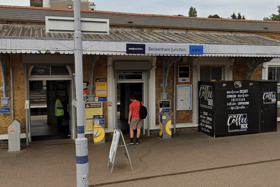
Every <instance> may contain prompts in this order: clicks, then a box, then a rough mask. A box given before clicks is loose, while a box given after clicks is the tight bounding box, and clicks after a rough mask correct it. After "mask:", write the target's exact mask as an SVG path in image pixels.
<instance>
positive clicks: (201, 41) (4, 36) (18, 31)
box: [0, 24, 280, 57]
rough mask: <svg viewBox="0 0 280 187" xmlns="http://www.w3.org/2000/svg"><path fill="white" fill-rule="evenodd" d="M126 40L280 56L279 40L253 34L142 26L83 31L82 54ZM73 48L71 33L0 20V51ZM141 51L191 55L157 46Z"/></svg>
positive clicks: (119, 50)
mask: <svg viewBox="0 0 280 187" xmlns="http://www.w3.org/2000/svg"><path fill="white" fill-rule="evenodd" d="M127 44H144V45H146V46H150V47H154V48H161V47H172V48H176V47H180V48H181V47H182V48H188V47H189V46H192V45H194V46H203V54H200V55H199V56H240V57H241V56H244V57H252V56H254V57H280V41H278V40H274V39H270V38H266V37H262V36H258V35H255V34H230V33H209V32H182V31H166V30H143V29H141V30H140V29H134V30H132V29H111V30H110V34H109V35H99V34H97V35H96V34H94V35H93V34H83V48H84V50H83V51H84V54H97V55H130V54H128V53H127ZM73 49H74V42H73V34H65V33H45V27H44V26H27V25H11V24H2V25H1V24H0V52H2V53H61V54H73ZM141 55H152V56H169V55H172V56H173V55H175V56H191V54H189V53H171V52H168V51H159V50H154V51H153V52H152V53H145V54H141Z"/></svg>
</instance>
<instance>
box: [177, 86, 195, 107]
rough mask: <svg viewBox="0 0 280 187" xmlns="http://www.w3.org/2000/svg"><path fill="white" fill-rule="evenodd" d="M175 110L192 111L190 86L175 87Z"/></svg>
mask: <svg viewBox="0 0 280 187" xmlns="http://www.w3.org/2000/svg"><path fill="white" fill-rule="evenodd" d="M177 110H192V85H177Z"/></svg>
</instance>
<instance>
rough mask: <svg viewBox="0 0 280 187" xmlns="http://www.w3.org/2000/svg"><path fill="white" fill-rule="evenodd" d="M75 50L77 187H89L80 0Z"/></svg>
mask: <svg viewBox="0 0 280 187" xmlns="http://www.w3.org/2000/svg"><path fill="white" fill-rule="evenodd" d="M74 19H75V22H74V27H75V32H74V44H75V45H74V48H75V53H74V55H75V75H76V105H77V133H78V137H77V139H76V140H75V144H76V172H77V187H88V186H89V184H88V171H89V169H88V142H87V138H85V120H84V101H83V48H82V32H81V12H80V0H74Z"/></svg>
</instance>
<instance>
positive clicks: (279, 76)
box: [268, 67, 280, 101]
mask: <svg viewBox="0 0 280 187" xmlns="http://www.w3.org/2000/svg"><path fill="white" fill-rule="evenodd" d="M268 80H273V81H278V84H277V101H280V67H268Z"/></svg>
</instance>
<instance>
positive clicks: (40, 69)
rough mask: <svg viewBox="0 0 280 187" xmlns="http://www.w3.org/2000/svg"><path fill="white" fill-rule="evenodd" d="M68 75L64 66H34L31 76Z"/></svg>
mask: <svg viewBox="0 0 280 187" xmlns="http://www.w3.org/2000/svg"><path fill="white" fill-rule="evenodd" d="M46 75H70V72H69V71H68V69H67V67H66V66H34V67H33V69H32V71H31V76H46Z"/></svg>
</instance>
